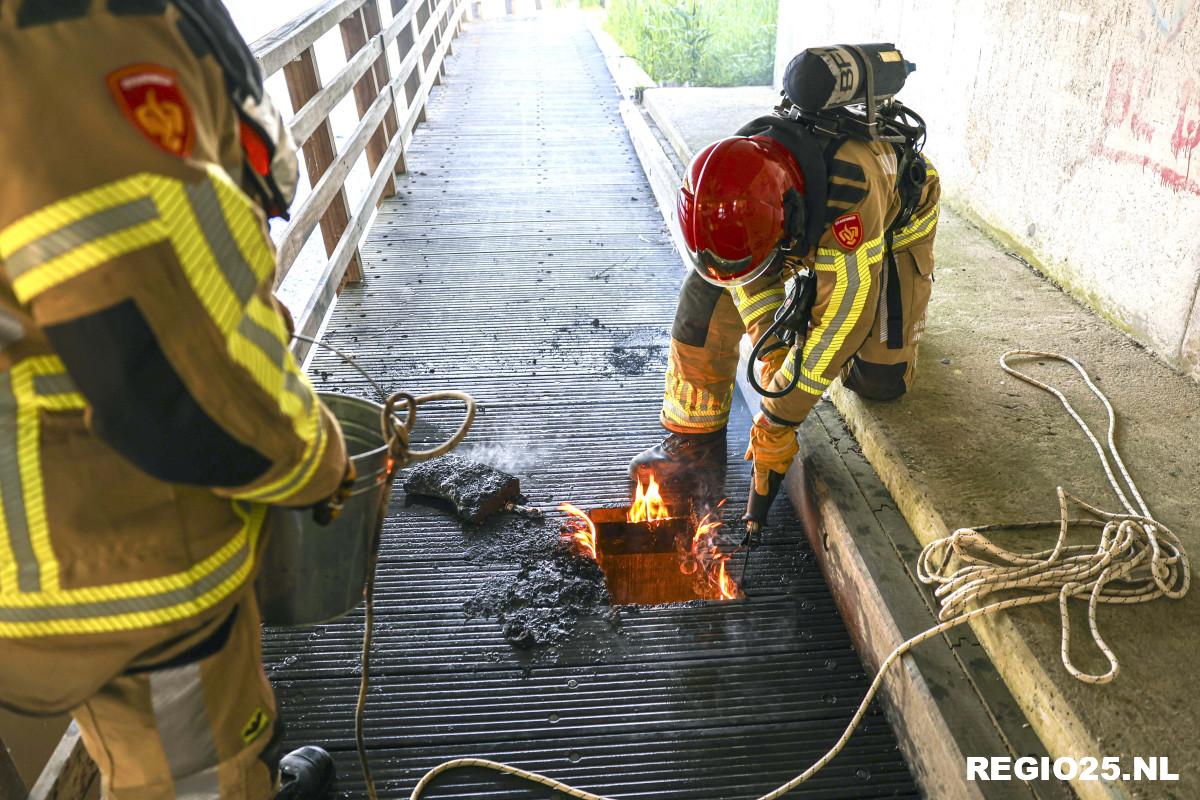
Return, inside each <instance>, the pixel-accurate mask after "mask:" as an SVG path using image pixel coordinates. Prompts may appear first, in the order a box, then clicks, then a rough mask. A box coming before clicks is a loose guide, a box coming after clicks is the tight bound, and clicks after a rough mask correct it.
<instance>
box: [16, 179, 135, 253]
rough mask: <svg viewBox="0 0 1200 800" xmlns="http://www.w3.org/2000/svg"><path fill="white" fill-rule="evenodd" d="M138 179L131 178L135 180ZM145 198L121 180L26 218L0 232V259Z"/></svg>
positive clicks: (131, 183) (57, 203)
mask: <svg viewBox="0 0 1200 800" xmlns="http://www.w3.org/2000/svg"><path fill="white" fill-rule="evenodd" d="M138 177H141V176H140V175H139V176H134V178H138ZM144 196H145V192H144V191H143V190H142V189H141V188H140V186H139V185H138V184H137V182H136V181H134V180H131V179H124V180H119V181H115V182H114V183H107V184H105V185H103V186H97V187H96V188H94V189H88V190H87V191H85V192H80V193H79V194H76V195H72V196H70V197H67V198H64V199H62V200H59V201H57V202H55V203H51V204H50V205H48V206H46V207H45V208H42V209H39V210H37V211H35V212H33V213H32V214H27V215H26V216H24V217H22V218H21V219H19V220H17V221H16V222H14V223H12V224H11V225H9V226H8V227H6V228H4V229H2V230H0V256H2V257H3V258H5V259H7V258H8V257H10V256H11V255H12V254H13V253H15V252H16V251H18V250H21V249H23V248H24V247H26V246H28V245H30V244H33V243H34V242H36V241H37V240H39V239H43V238H45V237H47V236H50V235H52V234H54V233H55V232H57V231H59V230H61V229H62V228H65V227H66V226H68V225H70V224H72V223H74V222H78V221H79V220H81V219H84V218H86V217H90V216H92V215H94V214H98V213H100V212H102V211H104V210H106V209H109V208H112V207H114V206H118V205H123V204H125V203H129V202H133V201H136V200H138V199H139V198H141V197H144Z"/></svg>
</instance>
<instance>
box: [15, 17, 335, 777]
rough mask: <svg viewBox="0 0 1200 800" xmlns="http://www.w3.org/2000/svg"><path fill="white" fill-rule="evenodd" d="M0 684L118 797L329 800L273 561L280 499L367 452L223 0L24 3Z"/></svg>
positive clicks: (317, 484) (327, 495) (291, 160)
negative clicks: (322, 372)
mask: <svg viewBox="0 0 1200 800" xmlns="http://www.w3.org/2000/svg"><path fill="white" fill-rule="evenodd" d="M0 97H3V98H4V101H3V103H0V703H3V704H4V705H5V706H6V707H8V708H11V709H14V710H17V711H19V712H24V713H29V714H36V715H47V714H57V713H62V712H70V713H71V715H72V716H73V717H74V719H75V721H76V723H77V724H78V726H79V730H80V732H81V734H82V739H83V742H84V744H85V745H86V747H87V750H88V752H89V753H90V754H91V757H92V759H93V760H94V761H95V762H96V764H97V765H98V766H99V768H100V772H101V775H102V790H103V794H104V797H106V798H114V799H115V800H125V799H129V800H157V799H158V798H176V797H180V798H182V797H187V798H194V799H195V800H202V799H203V800H206V799H208V798H213V799H216V798H222V799H224V798H230V799H231V800H232V799H234V798H236V799H237V800H242V799H243V798H249V799H251V800H257V799H258V798H270V797H276V796H280V797H319V796H323V794H324V791H325V787H326V786H327V785H328V784H329V783H330V782H331V780H332V773H333V768H332V767H333V765H332V761H331V760H330V759H329V756H328V754H326V753H324V751H322V750H320V749H319V748H315V747H308V748H301V749H300V750H298V751H296V752H295V753H292V754H289V755H287V756H283V757H282V761H281V755H280V752H279V751H280V744H281V741H282V726H281V724H280V721H279V715H278V712H277V709H276V703H275V698H274V696H273V693H272V690H271V685H270V684H269V683H268V681H267V678H266V675H265V674H264V671H263V667H262V663H261V645H260V629H259V611H258V608H257V607H256V604H255V597H254V593H253V591H252V584H253V579H254V575H255V570H256V560H257V553H258V552H259V550H260V548H261V540H262V536H263V534H264V532H263V520H264V516H265V515H266V512H267V508H268V505H269V504H279V505H284V506H292V507H312V508H313V511H314V514H315V515H316V516H317V517H318V518H319V519H326V520H327V519H329V518H332V517H333V516H334V515H335V514H336V512H337V510H338V509H339V508H340V504H341V502H342V501H343V500H344V498H345V494H346V491H347V486H348V480H349V479H351V478H352V477H353V476H352V470H351V468H350V464H349V461H348V459H347V454H346V448H345V445H344V443H343V439H342V434H341V431H340V429H339V427H338V424H337V423H336V421H335V420H334V418H333V417H332V415H331V414H330V413H329V411H328V410H327V409H326V408H325V407H324V406H323V405H322V404H321V402H320V401H319V400H318V398H317V396H316V394H315V393H314V391H313V388H312V386H311V385H310V384H309V381H308V380H307V378H306V377H305V376H304V374H303V373H302V372H301V371H300V369H299V367H298V365H297V363H296V361H295V360H294V359H293V357H292V355H291V353H290V352H289V350H288V343H289V330H288V326H289V320H288V318H287V316H286V311H285V310H284V309H283V308H282V307H281V306H280V305H279V304H278V303H277V302H276V301H275V299H274V297H273V296H272V293H271V290H272V286H273V283H274V277H275V258H274V252H273V246H272V244H271V240H270V238H268V235H267V230H266V219H267V217H268V216H271V215H284V214H285V213H286V209H287V205H288V203H289V202H290V200H291V197H292V194H293V190H294V188H295V183H296V160H295V154H294V147H293V145H292V143H291V140H290V137H289V136H288V135H287V134H286V130H285V128H284V127H283V126H282V123H281V120H280V118H279V115H278V114H277V113H276V112H275V110H274V108H273V107H272V106H271V104H270V100H269V99H268V97H267V95H265V94H264V93H263V87H262V77H261V73H260V71H259V69H258V66H257V64H256V63H255V61H254V59H253V57H252V56H251V54H250V51H249V49H248V48H247V47H246V45H245V42H244V41H243V40H242V39H241V37H240V36H239V35H238V33H237V31H236V30H235V29H234V27H233V23H232V21H231V20H230V18H229V16H228V14H227V12H226V11H225V10H224V7H223V6H222V5H221V3H220V2H219V0H173V1H172V2H165V1H164V0H160V1H159V2H137V1H135V0H125V1H123V2H118V0H94V2H90V3H88V2H50V1H49V0H0Z"/></svg>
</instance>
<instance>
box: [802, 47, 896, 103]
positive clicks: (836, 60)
mask: <svg viewBox="0 0 1200 800" xmlns="http://www.w3.org/2000/svg"><path fill="white" fill-rule="evenodd" d="M916 68H917V65H916V64H914V63H912V62H911V61H905V60H904V56H902V55H901V54H900V51H899V50H897V49H896V45H894V44H892V43H890V42H882V43H878V44H860V45H836V46H834V47H810V48H808V49H807V50H805V51H803V52H801V53H800V54H799V55H798V56H796V57H795V58H793V59H792V60H791V62H789V63H788V65H787V69H786V70H784V73H783V92H784V94H785V95H786V96H787V99H788V100H790V101H791V102H792V103H793V104H794V105H795V106H797V107H798V108H800V110H802V111H807V112H818V111H825V110H828V109H831V108H838V107H840V106H848V105H855V104H857V103H865V102H866V101H867V89H868V87H869V86H870V84H871V83H873V84H874V87H873V94H874V97H875V99H876V100H879V99H883V98H888V97H892V96H893V95H895V94H896V93H897V92H899V91H900V90H901V89H902V88H903V87H904V81H905V80H907V79H908V74H909V73H910V72H912V71H913V70H915V69H916ZM868 70H869V71H870V72H871V73H872V75H871V78H872V80H871V81H870V82H869V81H868V77H867V72H868Z"/></svg>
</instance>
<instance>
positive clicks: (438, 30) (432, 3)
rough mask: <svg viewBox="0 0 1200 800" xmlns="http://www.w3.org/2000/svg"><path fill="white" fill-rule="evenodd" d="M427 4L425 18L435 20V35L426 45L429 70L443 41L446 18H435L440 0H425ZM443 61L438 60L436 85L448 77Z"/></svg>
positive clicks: (426, 66)
mask: <svg viewBox="0 0 1200 800" xmlns="http://www.w3.org/2000/svg"><path fill="white" fill-rule="evenodd" d="M425 4H426V6H427V7H428V8H427V10H426V12H425V19H426V20H433V23H432V24H433V35H432V36H430V37H429V44H427V45H426V46H425V69H426V71H428V70H429V65H430V64H432V63H433V56H434V54H435V53H437V48H438V45H440V44H441V43H442V24H443V22H444V18H439V19H433V15H434V13H435V12H436V11H437V5H438V0H425ZM443 61H444V59H443ZM443 61H439V62H438V65H437V74H436V75H434V76H433V85H434V86H441V85H442V78H444V77H446V66H445V64H444V63H443Z"/></svg>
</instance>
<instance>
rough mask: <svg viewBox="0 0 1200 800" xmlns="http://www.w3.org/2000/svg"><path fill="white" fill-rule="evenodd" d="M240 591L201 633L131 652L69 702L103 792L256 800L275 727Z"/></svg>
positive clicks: (164, 798) (249, 601) (267, 771)
mask: <svg viewBox="0 0 1200 800" xmlns="http://www.w3.org/2000/svg"><path fill="white" fill-rule="evenodd" d="M260 635H261V634H260V631H259V613H258V607H257V604H256V603H255V600H254V593H253V592H246V593H245V594H244V596H243V598H242V599H241V601H240V602H239V603H238V605H237V606H236V607H235V608H234V610H233V613H232V614H230V616H229V617H228V618H227V619H226V620H225V621H224V622H223V623H222V624H221V626H220V627H219V628H218V629H217V630H216V632H214V633H213V635H212V636H210V637H209V638H208V639H206V640H204V641H203V642H201V643H200V644H199V645H198V646H197V647H195V648H193V649H192V650H191V651H190V652H187V653H184V654H183V655H181V656H179V657H176V658H174V659H169V660H167V661H158V662H156V661H154V660H153V659H152V658H146V659H140V660H139V661H137V662H135V663H134V664H133V665H131V666H130V667H129V668H128V669H126V670H125V671H124V672H123V673H122V674H120V675H118V676H116V677H115V678H113V679H111V680H110V681H109V682H108V683H106V684H104V685H103V686H102V687H101V688H100V690H99V691H98V692H96V693H95V694H94V695H92V696H91V697H90V698H88V699H87V700H86V701H84V702H83V703H82V704H81V705H80V706H78V707H77V708H75V709H73V710H72V712H71V713H72V716H74V718H75V722H76V723H77V724H78V725H79V729H80V732H81V734H82V738H83V742H84V745H85V746H86V747H87V751H88V753H89V754H91V756H92V759H93V760H94V761H95V762H96V764H97V765H98V766H99V768H100V772H101V775H102V788H103V792H104V797H105V798H106V800H171V799H172V798H188V800H260V798H269V797H273V796H274V793H275V783H276V768H277V766H278V761H279V757H280V753H279V747H278V745H279V743H280V739H281V738H282V727H281V726H280V725H279V724H278V717H277V714H276V707H275V697H274V694H273V693H272V691H271V685H270V683H268V681H267V677H266V675H265V674H264V672H263V668H262V662H261V644H260Z"/></svg>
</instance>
